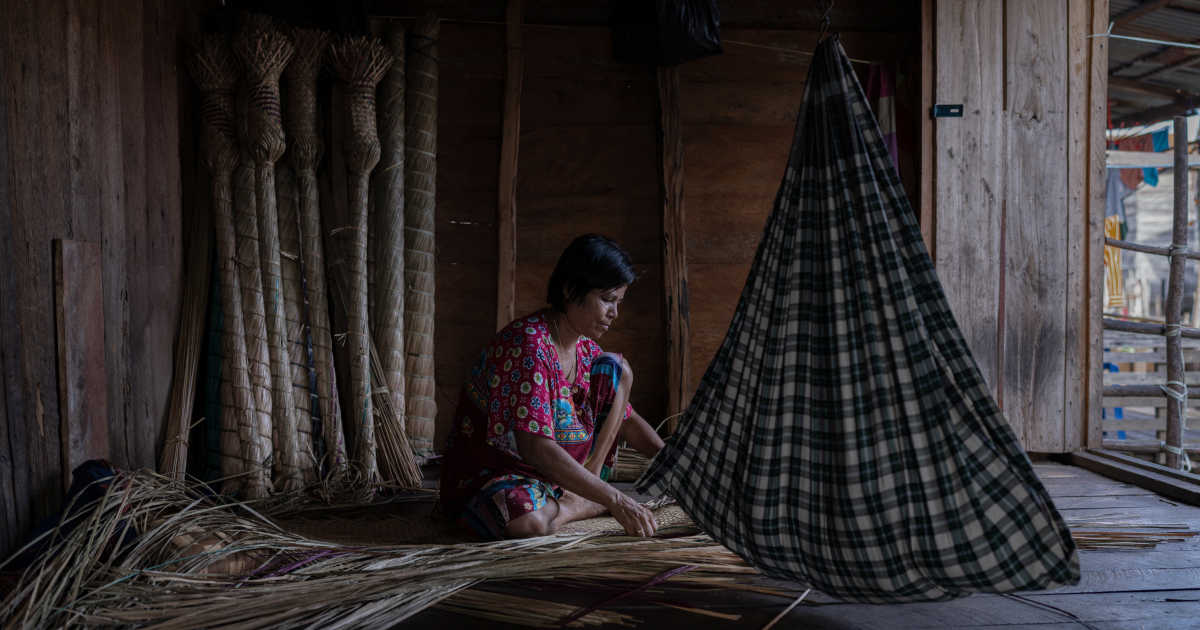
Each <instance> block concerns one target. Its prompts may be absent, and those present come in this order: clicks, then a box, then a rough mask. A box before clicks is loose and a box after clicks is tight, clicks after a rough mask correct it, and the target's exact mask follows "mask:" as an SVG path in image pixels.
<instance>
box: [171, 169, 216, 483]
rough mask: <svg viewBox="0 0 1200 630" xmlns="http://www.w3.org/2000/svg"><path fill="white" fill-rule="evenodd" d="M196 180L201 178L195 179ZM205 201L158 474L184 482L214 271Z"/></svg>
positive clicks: (195, 211)
mask: <svg viewBox="0 0 1200 630" xmlns="http://www.w3.org/2000/svg"><path fill="white" fill-rule="evenodd" d="M196 179H197V180H199V179H200V177H198V176H197V177H196ZM204 201H207V200H202V199H196V200H195V202H194V203H193V205H192V225H191V242H190V243H189V244H188V256H187V265H188V266H187V280H186V281H185V283H184V290H183V315H182V317H181V318H180V322H179V340H178V342H176V345H175V370H174V375H175V377H174V380H173V382H172V384H171V403H170V405H169V406H168V412H167V443H166V445H165V446H164V447H163V453H162V458H161V459H159V463H158V471H159V472H161V473H163V474H165V475H167V476H170V477H172V478H173V479H176V480H179V481H182V480H183V475H184V472H185V471H186V470H187V456H188V437H189V433H190V432H191V428H192V427H191V426H190V422H189V419H190V418H191V415H192V404H193V403H194V401H195V398H196V373H197V372H198V371H199V368H200V361H201V359H200V355H201V346H202V345H203V343H204V329H205V324H206V323H207V322H206V321H205V316H206V315H207V314H208V290H209V282H210V280H211V272H212V240H213V234H212V215H211V214H210V210H209V208H208V207H207V204H206V203H204Z"/></svg>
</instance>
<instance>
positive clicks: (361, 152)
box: [326, 37, 392, 479]
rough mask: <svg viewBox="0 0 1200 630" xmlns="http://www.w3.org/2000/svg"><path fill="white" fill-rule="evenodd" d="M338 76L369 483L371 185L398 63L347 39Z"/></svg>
mask: <svg viewBox="0 0 1200 630" xmlns="http://www.w3.org/2000/svg"><path fill="white" fill-rule="evenodd" d="M326 56H327V58H328V60H329V63H330V65H331V66H333V69H334V71H336V72H337V74H338V76H339V77H340V78H341V79H342V80H343V81H345V82H346V83H347V87H346V91H345V99H346V130H347V132H346V139H345V141H344V143H343V146H342V151H343V153H344V154H345V156H346V167H347V169H348V170H349V171H350V178H349V182H348V184H349V185H348V188H349V191H350V200H349V201H350V203H349V209H350V225H347V226H344V227H345V228H346V229H344V230H342V231H343V232H344V236H343V242H344V243H345V250H346V258H345V263H346V264H345V267H346V280H347V285H348V286H347V290H348V293H349V295H348V296H347V302H348V304H347V320H348V322H349V331H348V334H347V337H348V339H347V343H348V344H349V346H350V361H351V363H350V391H351V392H353V394H352V395H353V400H352V401H351V407H350V410H351V414H352V416H351V417H352V418H353V422H354V423H355V425H356V426H355V431H356V434H357V436H358V439H357V441H356V444H357V452H356V453H355V456H354V459H355V460H356V461H357V462H358V463H359V465H361V466H362V467H363V470H364V473H365V474H366V476H367V478H368V479H376V478H377V476H378V463H377V461H376V453H375V451H376V437H375V419H374V411H373V410H372V404H371V365H370V355H369V352H368V348H369V345H370V344H369V342H370V337H369V335H370V332H369V329H368V326H367V317H368V307H367V301H368V297H367V205H368V201H369V197H368V191H367V182H368V180H369V178H370V174H371V169H373V168H375V164H377V163H378V162H379V151H380V149H379V136H378V134H377V132H376V127H375V86H376V84H378V83H379V79H380V78H382V77H383V73H384V72H387V69H388V66H390V65H391V63H392V58H391V56H390V55H388V53H387V51H386V50H384V49H383V46H382V45H380V44H379V43H378V42H375V41H372V40H370V39H367V38H365V37H358V38H346V39H343V40H341V41H338V42H336V43H334V44H331V45H330V46H329V50H328V52H327V53H326Z"/></svg>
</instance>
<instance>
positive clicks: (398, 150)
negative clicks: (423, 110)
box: [371, 21, 407, 431]
mask: <svg viewBox="0 0 1200 630" xmlns="http://www.w3.org/2000/svg"><path fill="white" fill-rule="evenodd" d="M384 46H385V47H386V48H387V51H388V52H389V53H391V55H392V57H393V58H395V63H393V64H392V67H391V69H390V70H388V72H387V74H386V75H384V77H383V81H382V82H381V83H380V84H379V100H378V103H379V112H378V113H379V144H380V147H381V153H380V158H379V165H378V166H377V167H376V168H375V176H374V198H375V208H374V213H375V214H374V218H373V219H372V228H373V229H374V230H375V234H376V237H375V282H374V286H373V290H374V293H375V305H374V306H373V307H372V308H373V311H372V313H373V314H372V318H371V335H372V337H373V338H374V339H375V347H376V348H378V349H379V361H380V364H381V366H382V368H383V375H384V380H385V381H386V382H387V385H388V389H390V390H391V392H392V408H393V409H394V410H395V411H396V415H397V416H398V417H399V418H400V419H401V421H402V424H401V426H402V427H403V426H404V424H403V420H404V417H405V413H406V409H405V404H404V25H403V24H401V23H400V22H398V21H396V22H392V23H391V24H390V25H389V26H388V30H387V36H386V39H385V40H384ZM404 430H405V431H407V428H405V429H404Z"/></svg>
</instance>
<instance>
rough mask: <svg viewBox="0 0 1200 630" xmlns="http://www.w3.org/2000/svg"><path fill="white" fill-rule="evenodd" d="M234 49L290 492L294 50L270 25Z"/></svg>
mask: <svg viewBox="0 0 1200 630" xmlns="http://www.w3.org/2000/svg"><path fill="white" fill-rule="evenodd" d="M233 50H234V52H235V53H237V55H238V57H239V58H240V59H241V61H242V65H243V67H244V68H245V69H246V82H247V93H248V95H249V99H248V103H247V107H246V123H247V130H246V139H247V141H248V142H249V146H248V149H249V151H250V155H251V157H252V158H253V159H254V170H255V188H254V193H255V199H256V213H257V217H258V238H259V256H260V258H259V263H260V265H261V274H262V289H263V299H264V304H263V306H264V308H265V315H266V324H267V348H268V350H269V353H270V361H271V391H272V403H273V405H272V410H273V412H272V418H273V420H274V425H273V426H274V428H275V432H274V434H273V437H274V441H273V445H274V454H275V465H274V470H275V484H276V486H277V487H278V488H279V489H280V490H282V491H284V492H290V491H292V490H298V489H300V488H301V487H303V476H302V474H301V472H300V469H301V468H303V467H304V466H305V462H304V457H303V456H302V455H301V451H300V439H299V435H298V430H297V419H296V415H295V404H294V402H293V398H292V375H291V372H292V370H291V356H290V354H289V353H288V345H287V319H286V309H285V306H284V303H283V286H282V283H283V278H282V264H281V255H280V251H279V218H278V211H277V205H276V198H275V162H276V161H277V160H279V158H280V157H282V156H283V151H284V149H285V148H286V144H285V139H284V135H283V122H282V117H281V111H280V110H281V108H280V104H279V77H280V75H281V74H282V73H283V68H284V66H286V65H287V62H288V61H289V60H290V59H291V57H292V54H293V52H294V48H293V46H292V42H291V40H289V39H288V38H287V36H286V35H284V34H283V33H281V32H279V31H277V30H274V29H260V30H249V29H247V30H243V31H242V32H241V33H239V34H238V36H237V37H236V38H235V39H234V40H233Z"/></svg>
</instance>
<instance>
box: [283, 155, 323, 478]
mask: <svg viewBox="0 0 1200 630" xmlns="http://www.w3.org/2000/svg"><path fill="white" fill-rule="evenodd" d="M275 200H276V208H277V211H278V213H279V254H280V260H279V265H280V276H281V278H282V280H283V310H284V313H285V317H286V320H287V324H286V325H287V349H288V368H289V369H290V372H291V382H292V404H293V405H295V409H294V410H293V413H294V415H295V419H296V437H297V440H298V441H299V451H298V453H299V456H300V471H301V476H302V477H303V480H304V483H305V484H308V483H312V482H313V481H316V472H317V458H316V453H315V450H314V448H313V417H312V409H313V404H312V387H311V382H312V374H311V373H310V372H309V368H308V322H307V320H306V318H305V316H304V286H303V278H302V275H303V272H302V270H301V269H300V217H299V214H298V206H299V205H300V199H299V192H298V191H297V190H296V178H295V177H294V175H293V173H292V169H291V167H290V166H288V165H286V164H285V165H282V166H280V167H279V168H276V169H275Z"/></svg>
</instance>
